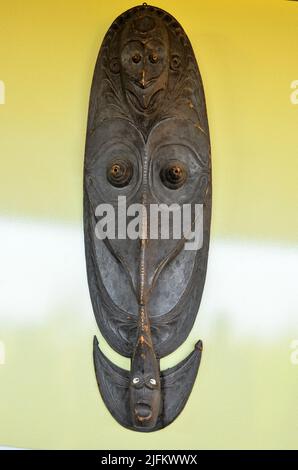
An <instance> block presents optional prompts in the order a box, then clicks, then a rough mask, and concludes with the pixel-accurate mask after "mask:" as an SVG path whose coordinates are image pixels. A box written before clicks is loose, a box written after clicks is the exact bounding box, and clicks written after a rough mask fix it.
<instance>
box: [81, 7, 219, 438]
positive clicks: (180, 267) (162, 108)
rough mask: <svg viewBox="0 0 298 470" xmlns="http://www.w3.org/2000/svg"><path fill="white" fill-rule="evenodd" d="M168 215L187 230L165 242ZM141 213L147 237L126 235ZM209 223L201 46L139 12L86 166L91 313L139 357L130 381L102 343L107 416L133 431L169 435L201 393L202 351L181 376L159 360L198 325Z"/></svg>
mask: <svg viewBox="0 0 298 470" xmlns="http://www.w3.org/2000/svg"><path fill="white" fill-rule="evenodd" d="M161 205H163V206H164V207H166V208H171V210H173V212H172V214H173V219H171V220H172V224H173V227H174V213H175V214H177V213H179V211H180V213H181V214H183V213H184V212H183V210H184V208H185V207H188V208H189V214H190V217H189V219H188V230H186V231H185V230H183V231H182V230H181V233H180V236H174V235H173V233H174V232H171V234H172V236H170V233H168V236H162V235H161V232H162V230H163V228H162V217H160V218H159V219H157V220H158V222H157V224H155V225H154V224H153V215H152V212H151V208H152V207H153V206H157V207H159V208H160V207H161ZM99 207H100V208H101V209H99ZM196 207H200V208H201V211H199V212H197V210H196ZM175 211H176V212H175ZM136 213H138V215H139V218H138V224H139V234H138V236H137V237H135V236H133V237H128V236H127V233H128V227H129V224H130V223H132V221H133V219H132V216H133V215H134V214H136ZM111 214H112V215H113V214H114V215H115V218H114V220H113V222H112V223H111V227H112V231H111V232H109V231H107V232H106V234H105V235H106V236H105V237H103V236H102V233H103V231H104V230H103V226H104V225H103V224H101V225H100V224H99V221H100V220H101V221H102V220H103V216H104V215H105V217H106V219H105V224H106V226H105V228H107V224H108V222H110V221H111ZM183 217H184V216H183ZM199 218H200V223H201V242H200V245H199V246H196V248H192V249H190V248H188V247H187V245H188V244H189V243H190V242H191V236H188V234H189V235H190V234H192V236H193V234H194V233H195V231H194V228H195V227H196V223H197V221H198V219H199ZM210 218H211V163H210V139H209V130H208V121H207V113H206V105H205V98H204V90H203V85H202V80H201V76H200V73H199V69H198V66H197V62H196V59H195V56H194V53H193V50H192V47H191V44H190V42H189V40H188V38H187V36H186V34H185V33H184V31H183V29H182V27H181V26H180V25H179V24H178V23H177V21H176V20H175V19H174V18H173V17H172V16H171V15H169V14H168V13H166V12H165V11H163V10H161V9H159V8H156V7H153V6H148V5H146V4H144V5H141V6H138V7H135V8H132V9H130V10H128V11H127V12H125V13H123V14H121V15H120V16H119V17H118V18H117V19H116V20H115V21H114V23H113V24H112V26H111V27H110V29H109V30H108V32H107V34H106V36H105V38H104V40H103V44H102V46H101V49H100V52H99V55H98V59H97V62H96V67H95V72H94V77H93V82H92V88H91V96H90V105H89V115H88V128H87V138H86V150H85V164H84V232H85V250H86V263H87V274H88V283H89V290H90V296H91V301H92V305H93V310H94V314H95V318H96V321H97V324H98V327H99V329H100V331H101V333H102V335H103V336H104V338H105V339H106V341H107V342H108V343H109V344H110V346H111V347H112V348H113V349H114V350H115V351H117V352H118V353H120V354H121V355H123V356H126V357H129V358H130V359H131V368H130V371H129V370H124V369H121V368H119V367H118V366H116V365H115V364H113V363H112V362H111V361H110V360H109V359H108V358H107V357H105V356H104V354H103V353H102V352H101V351H100V349H99V346H98V342H97V340H96V338H95V340H94V364H95V372H96V378H97V382H98V386H99V390H100V393H101V396H102V398H103V400H104V402H105V404H106V406H107V407H108V409H109V410H110V412H111V414H112V415H113V416H114V418H115V419H116V420H117V421H118V422H119V423H120V424H122V425H123V426H125V427H127V428H130V429H133V430H137V431H155V430H157V429H160V428H162V427H165V426H167V425H168V424H169V423H171V422H172V421H173V420H174V419H175V418H176V416H177V415H178V414H179V413H180V412H181V410H182V408H183V407H184V405H185V403H186V401H187V399H188V396H189V394H190V392H191V389H192V386H193V383H194V381H195V377H196V374H197V370H198V367H199V364H200V360H201V353H202V342H201V341H199V342H198V343H197V344H196V346H195V349H194V351H193V352H192V353H191V354H190V355H189V356H188V357H186V358H185V359H184V360H183V361H182V362H180V363H179V364H177V365H176V366H175V367H173V368H171V369H167V370H160V359H161V358H162V357H164V356H167V355H168V354H170V353H172V352H173V351H175V350H176V349H177V348H178V347H179V346H180V345H181V344H182V343H183V342H184V341H185V340H186V338H187V337H188V335H189V333H190V331H191V329H192V326H193V324H194V321H195V318H196V315H197V312H198V309H199V305H200V301H201V297H202V292H203V288H204V282H205V276H206V269H207V259H208V247H209V235H210ZM176 220H180V223H181V220H182V219H176ZM123 221H125V226H126V227H127V232H125V233H124V232H123V227H122V225H121V223H122V222H123ZM183 221H184V218H183ZM135 225H136V223H135ZM173 227H172V228H173ZM134 228H135V226H134ZM184 228H185V227H184ZM176 229H177V226H176ZM99 234H101V236H99ZM166 235H167V234H166Z"/></svg>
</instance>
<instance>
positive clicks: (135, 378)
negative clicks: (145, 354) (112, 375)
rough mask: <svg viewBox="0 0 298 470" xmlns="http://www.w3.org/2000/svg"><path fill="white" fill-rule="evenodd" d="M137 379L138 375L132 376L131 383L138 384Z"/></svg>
mask: <svg viewBox="0 0 298 470" xmlns="http://www.w3.org/2000/svg"><path fill="white" fill-rule="evenodd" d="M139 381H140V379H139V377H134V378H133V379H132V383H133V384H138V383H139Z"/></svg>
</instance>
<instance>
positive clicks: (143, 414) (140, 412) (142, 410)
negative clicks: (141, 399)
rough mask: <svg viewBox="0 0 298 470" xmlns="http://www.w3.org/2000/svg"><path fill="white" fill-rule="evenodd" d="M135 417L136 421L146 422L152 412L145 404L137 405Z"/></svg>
mask: <svg viewBox="0 0 298 470" xmlns="http://www.w3.org/2000/svg"><path fill="white" fill-rule="evenodd" d="M135 415H136V418H137V419H138V421H148V420H149V419H150V418H151V417H152V410H151V407H150V406H149V405H147V404H146V403H138V404H137V405H136V407H135Z"/></svg>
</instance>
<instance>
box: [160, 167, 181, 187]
mask: <svg viewBox="0 0 298 470" xmlns="http://www.w3.org/2000/svg"><path fill="white" fill-rule="evenodd" d="M160 179H161V181H162V182H163V184H164V185H165V186H166V187H167V188H169V189H179V188H181V186H183V184H184V183H185V181H186V179H187V171H186V168H185V166H184V165H183V163H181V162H178V161H171V162H169V163H168V164H167V165H165V166H164V167H163V168H162V169H161V171H160Z"/></svg>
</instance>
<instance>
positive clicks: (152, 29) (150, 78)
mask: <svg viewBox="0 0 298 470" xmlns="http://www.w3.org/2000/svg"><path fill="white" fill-rule="evenodd" d="M120 58H121V77H122V86H123V89H124V90H125V93H126V98H127V100H128V102H129V103H130V104H131V105H132V106H133V107H134V108H135V109H136V110H137V111H138V112H139V113H152V112H154V111H155V110H156V105H157V103H158V99H160V95H161V94H164V92H165V89H166V86H167V81H168V69H169V40H168V36H167V31H166V28H165V26H164V25H163V24H161V23H160V20H159V19H154V18H153V17H151V16H148V15H144V16H141V17H140V18H138V19H135V20H131V21H130V22H128V24H127V26H126V28H125V29H124V31H123V33H122V38H121V53H120Z"/></svg>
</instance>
